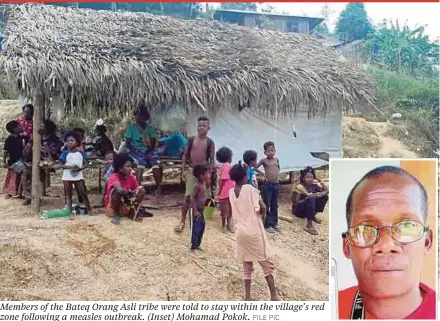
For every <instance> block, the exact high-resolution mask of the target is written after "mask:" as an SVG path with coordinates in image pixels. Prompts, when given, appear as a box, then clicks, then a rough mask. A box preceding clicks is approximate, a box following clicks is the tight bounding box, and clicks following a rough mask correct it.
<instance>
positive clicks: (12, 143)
mask: <svg viewBox="0 0 440 321" xmlns="http://www.w3.org/2000/svg"><path fill="white" fill-rule="evenodd" d="M6 130H7V131H8V133H9V136H8V138H6V141H5V145H4V147H3V149H4V151H5V155H4V157H3V160H4V163H5V165H7V168H8V174H7V175H6V179H5V183H4V186H3V192H4V193H5V194H6V198H11V197H20V196H21V194H22V193H21V189H20V182H21V174H22V172H23V170H24V163H23V162H22V161H21V158H22V157H23V150H24V138H23V137H22V136H20V134H21V133H22V132H23V129H22V128H21V126H20V123H19V122H17V121H15V120H12V121H10V122H8V123H7V124H6Z"/></svg>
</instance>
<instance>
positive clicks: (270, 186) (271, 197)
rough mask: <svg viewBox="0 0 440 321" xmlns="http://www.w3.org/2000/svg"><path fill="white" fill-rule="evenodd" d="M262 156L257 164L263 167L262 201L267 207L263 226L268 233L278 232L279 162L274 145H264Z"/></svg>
mask: <svg viewBox="0 0 440 321" xmlns="http://www.w3.org/2000/svg"><path fill="white" fill-rule="evenodd" d="M263 148H264V155H266V158H263V159H262V160H261V161H260V162H259V163H258V164H257V168H259V167H260V166H263V167H264V174H265V178H266V179H265V182H264V184H263V200H264V203H265V204H266V207H267V216H266V220H265V222H264V226H265V228H266V229H267V232H268V233H275V231H278V229H279V228H278V190H279V176H280V161H279V160H278V158H277V157H275V143H274V142H266V143H264V146H263Z"/></svg>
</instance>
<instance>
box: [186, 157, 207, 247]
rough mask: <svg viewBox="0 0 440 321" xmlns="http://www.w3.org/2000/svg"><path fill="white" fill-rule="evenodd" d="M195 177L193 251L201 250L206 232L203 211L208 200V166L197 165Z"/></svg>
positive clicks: (191, 209)
mask: <svg viewBox="0 0 440 321" xmlns="http://www.w3.org/2000/svg"><path fill="white" fill-rule="evenodd" d="M193 175H194V177H195V178H196V185H195V187H194V192H193V193H192V195H191V202H190V204H191V205H190V216H191V230H192V232H191V250H192V251H193V252H197V251H198V250H201V248H200V245H201V244H202V238H203V234H204V232H205V217H204V216H203V210H204V207H205V202H206V198H207V188H206V185H207V183H208V182H207V181H208V166H207V165H195V166H194V169H193Z"/></svg>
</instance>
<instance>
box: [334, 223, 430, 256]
mask: <svg viewBox="0 0 440 321" xmlns="http://www.w3.org/2000/svg"><path fill="white" fill-rule="evenodd" d="M403 222H417V223H419V224H421V225H423V233H422V235H421V236H420V237H419V238H418V239H417V240H414V241H411V242H401V241H398V240H396V239H395V238H394V237H393V234H392V233H391V229H392V228H393V226H395V225H397V224H400V223H403ZM358 226H368V227H373V228H374V229H375V230H376V231H377V237H376V240H374V242H373V243H371V244H370V245H367V246H358V245H354V244H352V243H350V241H349V239H348V237H347V234H348V232H349V230H350V229H352V228H355V227H358ZM385 229H387V230H388V233H389V235H390V236H391V238H392V239H393V240H394V241H395V242H397V243H399V244H402V245H405V244H411V243H415V242H417V241H420V240H421V239H422V238H423V235H424V234H425V233H427V232H429V231H430V230H431V228H430V227H429V226H425V225H424V224H423V223H421V222H419V221H416V220H403V221H400V222H398V223H395V224H393V225H386V226H382V227H376V226H373V225H369V224H358V225H356V226H353V227H350V228H349V229H348V230H347V231H345V232H343V233H342V238H343V239H345V240H347V242H348V244H350V245H351V246H354V247H357V248H361V249H364V248H369V247H373V246H374V245H376V243H377V241H378V240H379V238H380V231H382V230H385Z"/></svg>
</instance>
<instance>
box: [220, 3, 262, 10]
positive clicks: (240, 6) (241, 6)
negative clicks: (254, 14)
mask: <svg viewBox="0 0 440 321" xmlns="http://www.w3.org/2000/svg"><path fill="white" fill-rule="evenodd" d="M220 8H221V9H226V10H228V9H229V10H243V11H257V3H256V2H222V4H221V5H220Z"/></svg>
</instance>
